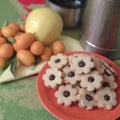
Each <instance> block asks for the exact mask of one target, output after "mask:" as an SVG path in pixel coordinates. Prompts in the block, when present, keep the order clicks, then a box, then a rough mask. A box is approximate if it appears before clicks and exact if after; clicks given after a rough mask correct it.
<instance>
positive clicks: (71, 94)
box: [55, 84, 77, 106]
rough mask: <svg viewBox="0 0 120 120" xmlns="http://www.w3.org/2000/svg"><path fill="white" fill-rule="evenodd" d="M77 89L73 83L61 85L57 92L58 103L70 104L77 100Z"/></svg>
mask: <svg viewBox="0 0 120 120" xmlns="http://www.w3.org/2000/svg"><path fill="white" fill-rule="evenodd" d="M76 94H77V90H76V89H74V88H73V87H72V85H70V84H67V85H61V86H60V87H59V88H58V90H57V91H56V92H55V97H56V98H57V103H58V104H60V105H61V104H64V105H65V106H70V105H72V103H74V102H75V101H76Z"/></svg>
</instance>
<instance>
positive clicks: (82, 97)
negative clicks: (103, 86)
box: [77, 88, 96, 110]
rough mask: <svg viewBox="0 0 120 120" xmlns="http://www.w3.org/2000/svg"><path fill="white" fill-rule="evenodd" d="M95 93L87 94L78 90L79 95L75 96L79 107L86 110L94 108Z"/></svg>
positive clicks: (83, 90) (82, 90)
mask: <svg viewBox="0 0 120 120" xmlns="http://www.w3.org/2000/svg"><path fill="white" fill-rule="evenodd" d="M94 95H95V93H93V92H88V91H86V90H85V89H83V88H82V89H80V90H79V94H78V95H77V100H78V101H79V106H80V107H85V108H86V109H88V110H90V109H93V107H94V106H96V102H95V100H94Z"/></svg>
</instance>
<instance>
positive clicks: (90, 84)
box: [80, 71, 103, 91]
mask: <svg viewBox="0 0 120 120" xmlns="http://www.w3.org/2000/svg"><path fill="white" fill-rule="evenodd" d="M102 81H103V77H102V75H100V74H99V72H97V71H93V72H91V73H88V74H84V75H81V83H80V85H81V87H83V88H86V89H87V90H88V91H94V90H95V89H99V88H100V87H101V82H102Z"/></svg>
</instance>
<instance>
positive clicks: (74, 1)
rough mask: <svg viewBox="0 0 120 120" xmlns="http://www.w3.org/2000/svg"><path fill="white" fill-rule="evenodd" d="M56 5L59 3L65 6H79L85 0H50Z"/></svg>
mask: <svg viewBox="0 0 120 120" xmlns="http://www.w3.org/2000/svg"><path fill="white" fill-rule="evenodd" d="M50 1H51V2H53V3H55V4H56V5H60V6H62V7H66V8H80V7H82V5H83V3H84V1H85V0H50Z"/></svg>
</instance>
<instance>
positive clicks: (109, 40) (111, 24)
mask: <svg viewBox="0 0 120 120" xmlns="http://www.w3.org/2000/svg"><path fill="white" fill-rule="evenodd" d="M80 43H81V45H82V46H83V48H84V49H85V50H87V51H91V52H95V53H98V54H102V55H105V56H107V57H109V58H111V59H117V58H120V0H88V1H87V5H86V8H85V10H84V13H83V19H82V37H81V40H80Z"/></svg>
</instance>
